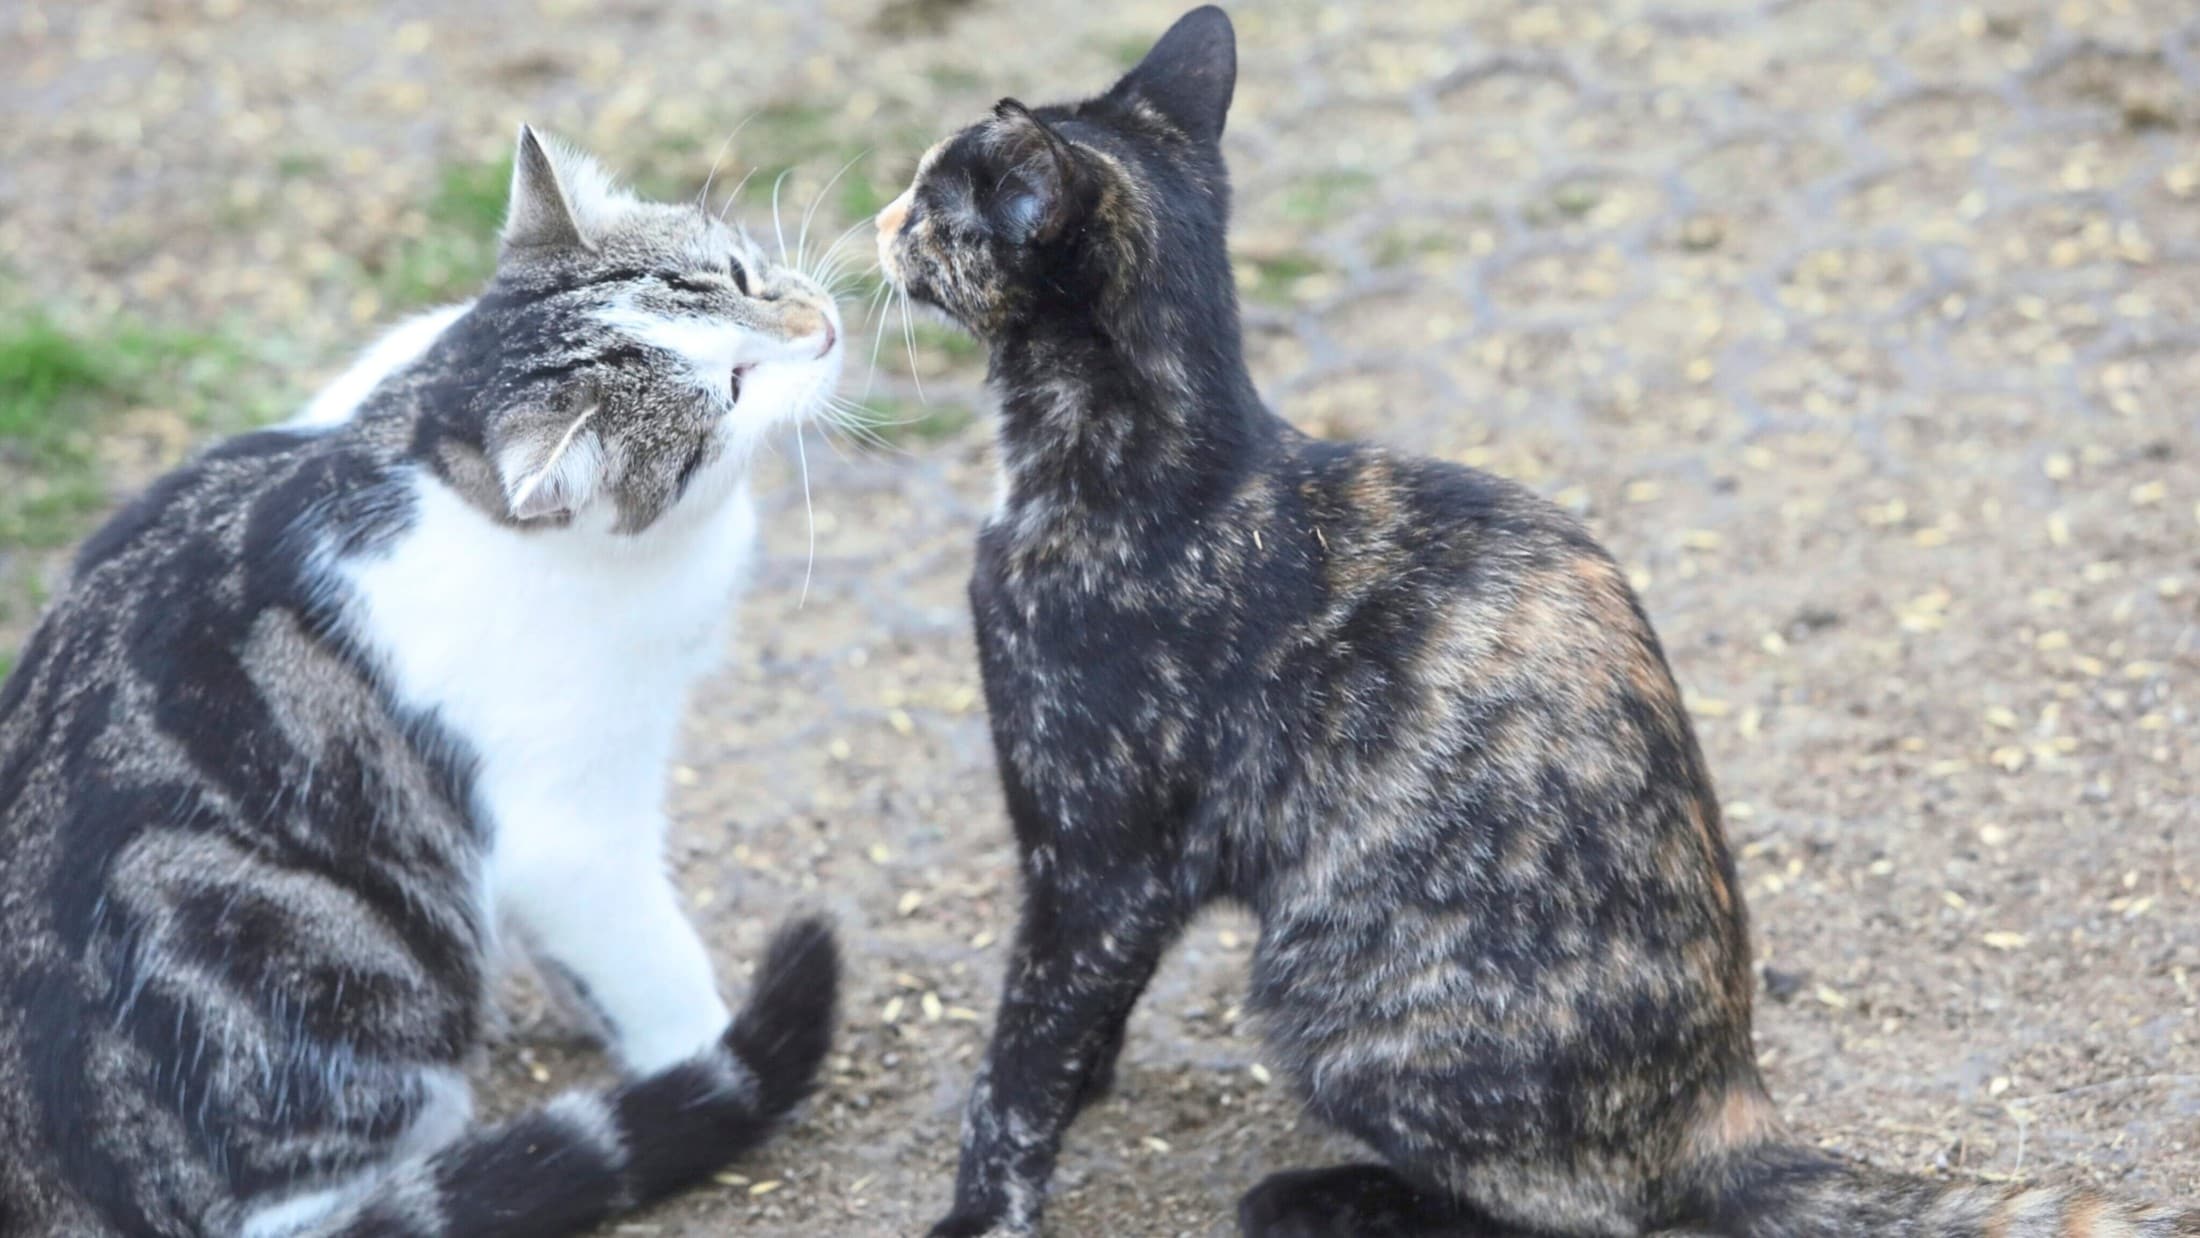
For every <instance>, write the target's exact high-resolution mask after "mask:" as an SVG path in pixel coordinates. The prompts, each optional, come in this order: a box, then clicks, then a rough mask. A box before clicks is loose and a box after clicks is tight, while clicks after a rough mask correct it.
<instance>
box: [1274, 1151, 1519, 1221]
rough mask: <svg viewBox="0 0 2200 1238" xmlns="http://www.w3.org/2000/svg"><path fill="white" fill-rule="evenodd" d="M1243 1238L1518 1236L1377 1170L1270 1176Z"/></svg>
mask: <svg viewBox="0 0 2200 1238" xmlns="http://www.w3.org/2000/svg"><path fill="white" fill-rule="evenodd" d="M1238 1232H1239V1233H1240V1234H1242V1235H1243V1236H1244V1238H1502V1236H1507V1235H1513V1234H1516V1233H1518V1231H1515V1230H1509V1229H1506V1228H1504V1227H1503V1226H1500V1225H1497V1224H1495V1223H1494V1222H1491V1221H1487V1220H1484V1219H1482V1218H1480V1217H1477V1216H1476V1215H1475V1214H1474V1213H1473V1212H1472V1211H1471V1210H1470V1209H1468V1208H1466V1207H1465V1206H1463V1205H1461V1204H1459V1203H1456V1202H1454V1201H1452V1200H1448V1199H1445V1198H1443V1197H1441V1196H1439V1195H1435V1194H1432V1193H1430V1192H1428V1191H1424V1190H1422V1189H1421V1188H1419V1187H1416V1186H1415V1185H1413V1183H1411V1182H1409V1181H1407V1180H1406V1179H1405V1177H1404V1176H1403V1175H1401V1174H1399V1173H1398V1172H1397V1171H1396V1170H1393V1169H1391V1168H1390V1167H1388V1166H1386V1165H1377V1164H1371V1163H1362V1164H1353V1165H1335V1166H1331V1167H1330V1168H1327V1169H1297V1170H1290V1171H1287V1172H1284V1173H1278V1174H1271V1175H1269V1176H1268V1177H1267V1178H1265V1179H1263V1180H1262V1181H1261V1183H1260V1185H1258V1186H1256V1187H1254V1188H1253V1189H1252V1190H1250V1191H1247V1192H1246V1193H1245V1198H1244V1199H1242V1200H1240V1201H1239V1203H1238Z"/></svg>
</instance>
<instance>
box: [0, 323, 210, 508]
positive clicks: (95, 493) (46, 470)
mask: <svg viewBox="0 0 2200 1238" xmlns="http://www.w3.org/2000/svg"><path fill="white" fill-rule="evenodd" d="M243 355H244V354H243V351H242V350H241V349H239V348H238V347H237V346H236V345H234V344H233V343H231V342H229V341H226V340H224V339H222V338H220V337H218V336H210V335H204V334H198V333H192V332H178V331H164V330H156V329H152V328H148V327H144V326H140V325H136V324H132V323H127V322H114V323H105V324H99V325H98V326H97V327H96V328H88V329H75V328H71V327H70V326H68V325H66V324H64V323H62V322H61V321H60V320H58V319H56V318H54V317H53V316H52V315H50V314H48V313H46V312H44V311H42V310H38V309H30V310H25V311H20V312H12V313H10V314H9V315H8V317H7V321H6V323H5V325H4V326H0V545H6V546H10V547H23V548H31V549H48V548H52V547H56V546H60V545H65V544H66V543H68V542H70V541H72V540H74V539H75V538H76V537H78V536H80V535H81V534H82V533H83V531H84V527H85V525H86V523H87V522H88V521H89V519H90V517H91V516H92V515H94V514H95V513H97V512H98V511H100V510H101V509H102V508H103V507H104V506H105V505H106V502H107V487H106V485H105V482H104V479H103V478H102V477H101V476H100V472H99V467H98V461H97V457H96V455H95V452H94V450H93V445H94V443H95V442H96V441H97V437H98V435H99V433H100V431H101V429H102V427H103V425H104V423H105V422H106V421H107V420H108V418H110V417H111V416H112V415H113V414H115V413H117V412H120V411H121V410H123V409H125V408H127V407H129V406H131V405H132V404H137V403H150V402H153V401H155V400H157V401H158V402H159V403H160V404H162V405H163V406H164V407H168V408H173V409H175V410H176V411H177V412H178V413H180V414H182V415H184V416H186V417H188V418H191V419H192V421H193V423H194V424H204V421H205V414H206V412H207V410H208V409H210V408H213V407H216V406H217V405H221V406H228V405H231V404H233V403H234V402H235V401H234V398H233V396H234V393H233V391H232V390H231V388H233V386H234V384H233V382H232V380H233V378H234V375H235V370H236V368H237V366H238V364H239V363H240V362H241V361H242V360H243Z"/></svg>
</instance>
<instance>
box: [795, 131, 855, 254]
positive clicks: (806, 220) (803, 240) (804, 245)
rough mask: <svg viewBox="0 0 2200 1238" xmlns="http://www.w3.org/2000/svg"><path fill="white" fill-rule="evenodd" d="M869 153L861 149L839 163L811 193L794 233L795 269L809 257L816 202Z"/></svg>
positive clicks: (820, 200) (822, 199)
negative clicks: (829, 175) (838, 169)
mask: <svg viewBox="0 0 2200 1238" xmlns="http://www.w3.org/2000/svg"><path fill="white" fill-rule="evenodd" d="M870 153H871V152H870V151H868V150H866V151H862V152H860V153H858V154H857V155H856V157H855V158H854V159H850V160H849V161H848V162H846V163H844V164H841V165H840V171H838V172H835V173H833V175H832V178H831V179H829V180H827V181H826V182H825V184H824V186H823V187H822V188H820V189H819V190H818V191H817V192H816V193H815V194H812V195H811V196H810V209H809V210H806V211H804V212H802V228H801V230H800V231H799V232H797V233H796V234H795V242H794V257H795V266H796V269H798V270H799V269H801V267H802V265H803V263H804V261H805V260H806V259H807V258H808V257H809V253H810V220H811V218H812V217H814V216H815V215H816V214H817V205H818V203H820V202H823V201H824V200H825V195H826V194H829V193H831V192H832V191H833V186H835V185H837V184H839V183H840V178H841V177H843V176H846V175H848V169H850V168H852V167H854V166H856V161H857V160H860V159H862V158H863V157H864V156H865V155H868V154H870Z"/></svg>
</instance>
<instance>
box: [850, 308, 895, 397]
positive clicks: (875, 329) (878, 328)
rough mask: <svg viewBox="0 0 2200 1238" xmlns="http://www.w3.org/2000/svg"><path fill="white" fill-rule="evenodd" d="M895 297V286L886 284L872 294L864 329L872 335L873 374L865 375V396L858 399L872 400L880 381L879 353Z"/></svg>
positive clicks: (884, 339) (884, 338)
mask: <svg viewBox="0 0 2200 1238" xmlns="http://www.w3.org/2000/svg"><path fill="white" fill-rule="evenodd" d="M893 295H894V286H893V285H892V284H886V283H882V284H880V285H879V286H878V291H877V292H876V293H874V294H872V297H871V313H870V315H869V321H868V322H867V323H866V325H865V328H864V329H865V330H867V331H869V332H870V333H871V372H870V373H869V374H866V375H864V378H863V394H862V395H861V396H858V397H857V398H858V399H863V400H868V399H870V398H871V386H872V384H874V383H876V382H877V381H878V351H879V346H880V345H881V344H884V343H885V342H886V314H887V304H888V302H890V301H891V300H893Z"/></svg>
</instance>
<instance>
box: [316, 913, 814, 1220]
mask: <svg viewBox="0 0 2200 1238" xmlns="http://www.w3.org/2000/svg"><path fill="white" fill-rule="evenodd" d="M839 974H840V960H839V952H838V950H837V949H836V948H835V946H834V944H833V935H832V932H831V930H830V929H829V928H827V926H826V925H825V923H824V922H823V921H822V920H801V921H797V922H795V923H792V924H789V925H787V926H785V927H783V928H781V929H780V930H779V932H778V933H777V935H776V936H774V938H773V939H772V943H771V946H770V948H769V949H768V950H767V951H766V952H765V955H764V961H763V963H762V964H761V965H759V966H758V968H757V972H756V987H755V989H754V991H753V992H751V993H750V995H749V1000H748V1004H747V1005H746V1006H744V1007H743V1008H742V1010H741V1013H740V1014H739V1015H737V1016H735V1018H734V1020H733V1026H731V1027H730V1028H728V1029H727V1030H726V1035H725V1038H724V1039H723V1040H721V1041H720V1042H719V1043H718V1046H717V1047H716V1048H714V1049H712V1050H711V1051H709V1052H707V1053H703V1054H701V1055H699V1056H697V1057H694V1058H691V1059H689V1060H688V1061H686V1062H684V1063H682V1064H680V1065H678V1066H675V1067H673V1068H672V1069H670V1070H666V1071H662V1072H660V1073H658V1074H654V1075H649V1076H647V1077H644V1078H640V1079H635V1080H633V1081H631V1082H628V1083H625V1084H621V1085H620V1086H618V1087H616V1088H614V1089H612V1090H611V1091H609V1092H601V1093H595V1092H571V1093H567V1094H566V1095H564V1096H561V1097H559V1098H558V1099H556V1100H554V1101H552V1102H550V1103H549V1104H548V1105H545V1106H544V1107H542V1108H540V1109H537V1110H534V1111H533V1112H530V1113H525V1114H521V1115H520V1116H518V1117H515V1118H513V1119H511V1120H509V1121H506V1122H501V1123H498V1124H497V1125H494V1126H486V1127H482V1128H481V1129H479V1130H476V1131H471V1132H469V1133H468V1134H467V1135H466V1136H464V1137H463V1138H461V1139H460V1140H459V1141H458V1142H456V1143H454V1144H451V1145H450V1146H448V1147H446V1148H443V1149H441V1150H440V1151H438V1152H436V1153H435V1154H434V1155H432V1156H428V1157H425V1158H423V1159H421V1160H418V1161H414V1162H411V1163H409V1164H406V1165H403V1166H400V1167H399V1168H398V1169H397V1170H396V1171H395V1172H394V1173H393V1174H391V1175H390V1176H389V1177H387V1178H385V1179H383V1180H382V1181H381V1182H380V1183H379V1184H378V1186H377V1189H376V1190H375V1193H374V1194H373V1196H372V1197H370V1198H368V1199H366V1200H363V1201H362V1202H361V1203H360V1204H359V1205H358V1207H357V1210H356V1211H354V1212H352V1213H351V1214H350V1215H348V1216H345V1217H343V1218H342V1219H340V1220H337V1221H335V1222H333V1223H332V1224H331V1225H329V1226H328V1227H327V1228H325V1229H323V1230H321V1231H319V1232H321V1233H323V1234H325V1235H327V1236H328V1238H497V1236H507V1235H526V1236H527V1238H553V1236H555V1235H559V1234H575V1233H580V1232H582V1231H585V1230H588V1229H590V1228H593V1227H594V1226H596V1225H598V1224H601V1223H602V1222H603V1221H605V1220H607V1219H609V1218H610V1217H613V1216H616V1215H618V1214H619V1213H621V1212H624V1211H626V1210H628V1209H631V1208H637V1207H640V1206H642V1205H644V1204H647V1203H650V1202H652V1201H653V1200H657V1199H660V1198H662V1197H664V1196H666V1195H670V1194H672V1193H673V1192H675V1191H679V1190H681V1189H683V1188H685V1187H688V1186H692V1185H694V1184H695V1183H696V1182H699V1181H700V1180H702V1179H703V1178H704V1177H705V1176H707V1175H709V1174H710V1173H711V1172H713V1171H714V1170H716V1169H718V1168H720V1167H721V1166H723V1165H725V1164H727V1163H728V1162H730V1161H732V1160H733V1159H734V1158H736V1157H738V1156H740V1155H741V1154H742V1153H744V1152H746V1151H748V1150H749V1149H750V1148H753V1147H755V1146H756V1145H757V1144H759V1143H761V1142H763V1140H764V1138H765V1137H766V1136H767V1135H769V1134H771V1132H772V1129H773V1128H774V1127H775V1126H777V1125H778V1123H779V1120H780V1119H781V1118H783V1117H785V1116H786V1114H787V1112H788V1111H789V1110H790V1109H793V1108H794V1106H795V1105H796V1104H797V1103H799V1102H800V1101H801V1100H802V1098H803V1097H805V1096H808V1095H809V1093H810V1089H811V1086H812V1084H813V1082H814V1080H815V1079H816V1077H817V1070H818V1066H819V1064H820V1063H822V1062H823V1061H824V1059H825V1050H826V1048H827V1046H828V1045H829V1044H830V1043H831V1040H832V1030H833V1006H834V993H835V990H836V989H837V987H838V983H839Z"/></svg>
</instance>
